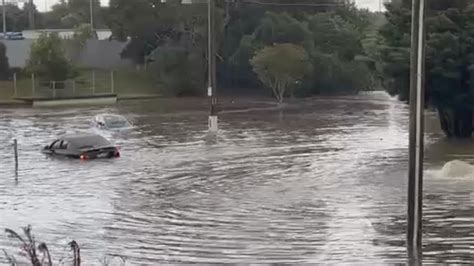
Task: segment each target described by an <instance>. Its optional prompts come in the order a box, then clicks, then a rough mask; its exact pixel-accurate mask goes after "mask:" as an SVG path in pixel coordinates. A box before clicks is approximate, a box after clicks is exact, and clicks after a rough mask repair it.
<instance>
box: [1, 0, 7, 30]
mask: <svg viewBox="0 0 474 266" xmlns="http://www.w3.org/2000/svg"><path fill="white" fill-rule="evenodd" d="M2 16H3V38H4V39H6V38H7V10H6V7H5V0H2Z"/></svg>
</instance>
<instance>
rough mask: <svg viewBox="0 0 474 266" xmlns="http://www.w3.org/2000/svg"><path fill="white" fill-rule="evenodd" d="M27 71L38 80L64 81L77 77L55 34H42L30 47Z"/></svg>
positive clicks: (59, 39) (60, 41)
mask: <svg viewBox="0 0 474 266" xmlns="http://www.w3.org/2000/svg"><path fill="white" fill-rule="evenodd" d="M26 69H27V71H28V72H30V73H35V74H36V75H37V76H38V77H39V78H42V79H47V80H54V81H64V80H66V79H68V78H72V77H74V76H76V75H77V71H76V70H75V68H74V66H73V65H72V64H71V63H70V62H69V60H68V59H67V58H66V55H65V52H64V50H63V46H62V40H61V38H60V37H59V35H57V34H49V35H47V34H42V35H41V36H40V38H38V40H36V41H35V42H34V43H33V44H32V45H31V52H30V59H29V61H28V64H27V67H26Z"/></svg>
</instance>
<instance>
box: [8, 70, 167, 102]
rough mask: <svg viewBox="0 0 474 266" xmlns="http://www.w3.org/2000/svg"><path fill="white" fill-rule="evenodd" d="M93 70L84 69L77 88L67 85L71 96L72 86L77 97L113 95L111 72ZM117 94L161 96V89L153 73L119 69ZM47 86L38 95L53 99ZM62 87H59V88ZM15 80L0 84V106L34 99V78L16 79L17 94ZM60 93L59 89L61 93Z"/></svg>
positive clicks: (116, 78) (115, 80)
mask: <svg viewBox="0 0 474 266" xmlns="http://www.w3.org/2000/svg"><path fill="white" fill-rule="evenodd" d="M92 73H93V72H92V71H91V70H81V71H80V72H79V75H78V77H76V78H75V79H74V80H75V85H73V84H72V82H67V83H66V85H64V86H66V87H67V88H68V91H69V92H70V94H72V91H73V86H75V88H74V89H75V93H74V95H76V96H78V95H91V94H93V93H94V94H108V93H112V74H111V72H110V71H104V70H96V71H94V73H95V74H92ZM94 78H95V90H94V89H93V80H94ZM113 78H114V82H113V84H114V91H113V92H114V93H115V94H117V95H118V97H119V98H121V97H123V98H126V97H133V96H137V95H138V96H146V95H153V96H154V95H158V94H160V89H159V88H158V86H157V85H156V82H154V81H153V79H152V77H151V74H150V73H147V72H144V71H140V72H139V71H136V70H131V69H127V70H117V71H114V74H113ZM48 86H49V85H48V84H43V85H42V86H41V85H40V84H39V82H37V85H36V95H38V94H41V95H45V96H52V91H51V89H49V88H48ZM58 86H59V85H58ZM14 87H15V86H14V82H13V80H9V81H0V103H1V102H11V101H13V100H14V98H22V97H24V98H28V97H32V81H31V77H28V76H25V75H19V77H18V79H17V92H16V95H15V89H14ZM58 92H59V90H58Z"/></svg>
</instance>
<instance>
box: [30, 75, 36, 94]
mask: <svg viewBox="0 0 474 266" xmlns="http://www.w3.org/2000/svg"><path fill="white" fill-rule="evenodd" d="M35 82H36V81H35V73H31V97H32V98H34V97H35V90H36V84H35Z"/></svg>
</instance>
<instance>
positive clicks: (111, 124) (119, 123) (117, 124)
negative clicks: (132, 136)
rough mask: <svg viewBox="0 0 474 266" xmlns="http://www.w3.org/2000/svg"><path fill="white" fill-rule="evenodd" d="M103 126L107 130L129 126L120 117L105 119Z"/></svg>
mask: <svg viewBox="0 0 474 266" xmlns="http://www.w3.org/2000/svg"><path fill="white" fill-rule="evenodd" d="M105 124H106V126H107V127H108V128H122V127H129V126H130V124H129V123H128V121H127V120H126V119H125V118H122V117H106V118H105Z"/></svg>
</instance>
